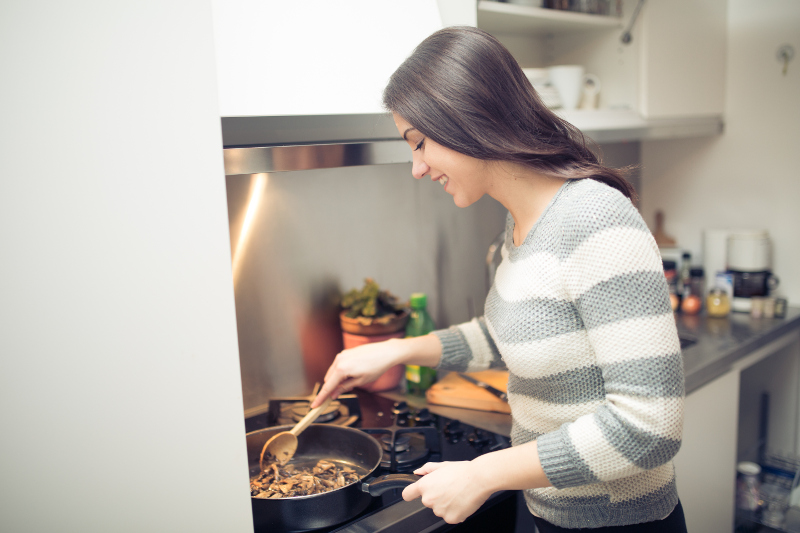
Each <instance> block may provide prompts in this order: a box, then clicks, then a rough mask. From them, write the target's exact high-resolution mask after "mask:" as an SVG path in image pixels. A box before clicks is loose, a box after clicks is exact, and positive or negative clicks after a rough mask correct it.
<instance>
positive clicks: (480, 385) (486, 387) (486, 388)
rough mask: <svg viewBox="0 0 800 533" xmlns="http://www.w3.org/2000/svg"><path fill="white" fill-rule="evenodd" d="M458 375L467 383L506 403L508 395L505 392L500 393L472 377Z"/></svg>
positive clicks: (498, 390)
mask: <svg viewBox="0 0 800 533" xmlns="http://www.w3.org/2000/svg"><path fill="white" fill-rule="evenodd" d="M458 375H459V376H461V377H462V378H464V379H466V380H467V381H469V382H470V383H472V384H473V385H477V386H478V387H480V388H482V389H485V390H487V391H489V392H491V393H492V394H494V395H495V396H497V397H498V398H500V399H501V400H503V401H504V402H507V401H508V395H507V394H506V393H505V392H503V391H501V390H500V389H496V388H494V387H492V386H491V385H489V384H488V383H485V382H483V381H481V380H479V379H475V378H473V377H472V376H469V375H467V374H462V373H461V372H459V373H458Z"/></svg>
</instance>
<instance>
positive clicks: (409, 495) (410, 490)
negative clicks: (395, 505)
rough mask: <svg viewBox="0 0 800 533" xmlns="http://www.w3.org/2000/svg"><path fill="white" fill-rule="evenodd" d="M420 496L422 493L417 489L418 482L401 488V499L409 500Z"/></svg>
mask: <svg viewBox="0 0 800 533" xmlns="http://www.w3.org/2000/svg"><path fill="white" fill-rule="evenodd" d="M420 496H422V493H421V492H420V490H419V485H418V483H412V484H411V485H409V486H407V487H406V488H404V489H403V499H404V500H405V501H407V502H410V501H411V500H416V499H417V498H419V497H420Z"/></svg>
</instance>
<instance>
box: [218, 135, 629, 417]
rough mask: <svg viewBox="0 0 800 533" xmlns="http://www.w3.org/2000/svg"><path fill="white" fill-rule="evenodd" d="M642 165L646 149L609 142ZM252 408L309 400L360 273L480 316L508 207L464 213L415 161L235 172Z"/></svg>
mask: <svg viewBox="0 0 800 533" xmlns="http://www.w3.org/2000/svg"><path fill="white" fill-rule="evenodd" d="M604 151H606V153H607V155H609V156H610V157H607V159H608V160H609V162H610V163H611V164H615V165H627V164H631V163H636V162H638V153H639V150H638V144H635V143H634V144H630V145H611V146H609V147H604ZM226 179H227V183H226V185H227V195H228V213H229V221H230V231H231V254H232V257H233V275H234V288H235V298H236V319H237V327H238V334H239V353H240V360H241V372H242V388H243V393H244V409H245V412H246V413H247V414H248V415H251V414H256V413H258V412H260V411H261V410H263V409H264V408H265V404H266V402H267V401H268V399H269V398H271V397H277V396H285V395H291V396H295V395H305V394H309V393H310V392H311V389H312V387H313V385H314V383H315V382H319V381H322V379H323V377H324V375H325V371H326V369H327V368H328V366H329V365H330V363H331V362H332V361H333V358H334V357H335V355H336V354H337V353H338V352H339V351H341V349H342V339H341V331H340V329H339V323H338V307H337V305H338V297H339V295H340V294H341V293H342V292H345V291H347V290H349V289H351V288H353V287H361V285H362V284H363V282H364V278H367V277H372V278H374V279H375V280H376V281H377V282H378V283H379V284H380V285H381V287H383V288H385V289H388V290H390V291H391V292H393V293H395V294H396V295H398V296H399V297H400V298H402V299H404V300H407V299H408V297H409V295H410V294H411V293H412V292H418V291H420V292H425V293H427V294H428V307H429V311H430V312H431V315H432V316H433V318H434V320H435V322H436V325H437V326H438V327H447V326H449V325H452V324H456V323H460V322H463V321H466V320H469V319H470V318H472V316H479V315H481V314H482V313H483V306H484V300H485V297H486V293H487V286H486V263H485V258H486V253H487V249H488V248H489V246H490V244H491V243H492V241H493V240H494V239H495V237H496V236H497V235H498V233H499V232H501V231H502V230H503V228H504V225H505V218H506V211H505V209H504V208H503V207H502V206H501V205H500V204H499V203H498V202H496V201H495V200H493V199H491V198H489V197H484V198H483V199H481V200H480V201H479V202H477V203H476V204H475V205H473V206H471V207H469V208H466V209H459V208H458V207H456V206H455V205H454V204H453V200H452V198H451V197H450V195H448V194H447V193H445V192H443V191H442V187H441V185H439V184H438V183H433V182H431V181H430V180H429V179H423V180H414V179H413V178H412V177H411V166H410V164H407V163H406V164H394V165H381V166H361V167H350V168H337V169H325V170H307V171H297V172H284V173H273V174H253V175H238V176H228V177H227V178H226Z"/></svg>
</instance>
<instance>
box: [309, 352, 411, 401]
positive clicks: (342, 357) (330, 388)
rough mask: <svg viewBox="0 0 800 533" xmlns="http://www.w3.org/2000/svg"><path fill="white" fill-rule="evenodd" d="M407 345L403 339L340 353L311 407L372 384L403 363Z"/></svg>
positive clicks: (329, 369)
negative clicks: (361, 386)
mask: <svg viewBox="0 0 800 533" xmlns="http://www.w3.org/2000/svg"><path fill="white" fill-rule="evenodd" d="M403 344H404V343H403V340H402V339H390V340H388V341H383V342H374V343H369V344H362V345H361V346H356V347H355V348H350V349H348V350H344V351H343V352H340V353H339V355H337V356H336V359H334V360H333V364H332V365H331V366H330V368H328V372H327V373H326V374H325V383H324V384H323V385H322V388H321V389H320V390H319V393H318V394H317V397H316V398H315V399H314V401H313V402H311V408H312V409H313V408H314V407H317V406H318V405H320V404H322V402H323V401H324V400H325V398H327V397H328V396H330V397H331V398H333V399H334V400H335V399H336V398H338V397H339V395H340V394H344V393H345V392H347V391H349V390H351V389H353V388H355V387H358V386H360V385H366V384H367V383H372V382H373V381H375V380H377V379H378V378H379V377H381V375H383V373H384V372H386V371H387V370H389V369H390V368H391V367H393V366H394V365H397V364H401V363H403V356H404V350H403Z"/></svg>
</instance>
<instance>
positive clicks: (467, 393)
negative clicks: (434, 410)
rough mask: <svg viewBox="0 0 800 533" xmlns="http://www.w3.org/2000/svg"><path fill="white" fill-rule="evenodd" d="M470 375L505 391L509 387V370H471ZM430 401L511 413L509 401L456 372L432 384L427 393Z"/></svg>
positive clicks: (426, 395)
mask: <svg viewBox="0 0 800 533" xmlns="http://www.w3.org/2000/svg"><path fill="white" fill-rule="evenodd" d="M469 375H470V376H472V377H474V378H475V379H478V380H480V381H483V382H484V383H488V384H489V385H491V386H492V387H494V388H496V389H500V390H501V391H503V392H505V391H506V390H507V388H508V372H506V371H500V370H483V371H481V372H469ZM425 398H426V399H427V400H428V403H432V404H437V405H448V406H450V407H463V408H465V409H477V410H479V411H495V412H497V413H510V412H511V409H510V408H509V407H508V403H507V402H504V401H503V400H501V399H500V398H498V397H497V396H495V395H494V394H492V393H491V392H489V391H486V390H484V389H482V388H480V387H478V386H477V385H473V384H472V383H470V382H469V381H467V380H465V379H464V378H462V377H461V376H459V375H458V374H457V373H455V372H450V373H449V374H447V375H446V376H445V377H444V378H442V379H441V380H440V381H438V382H436V383H434V384H433V385H431V388H429V389H428V392H426V393H425Z"/></svg>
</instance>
